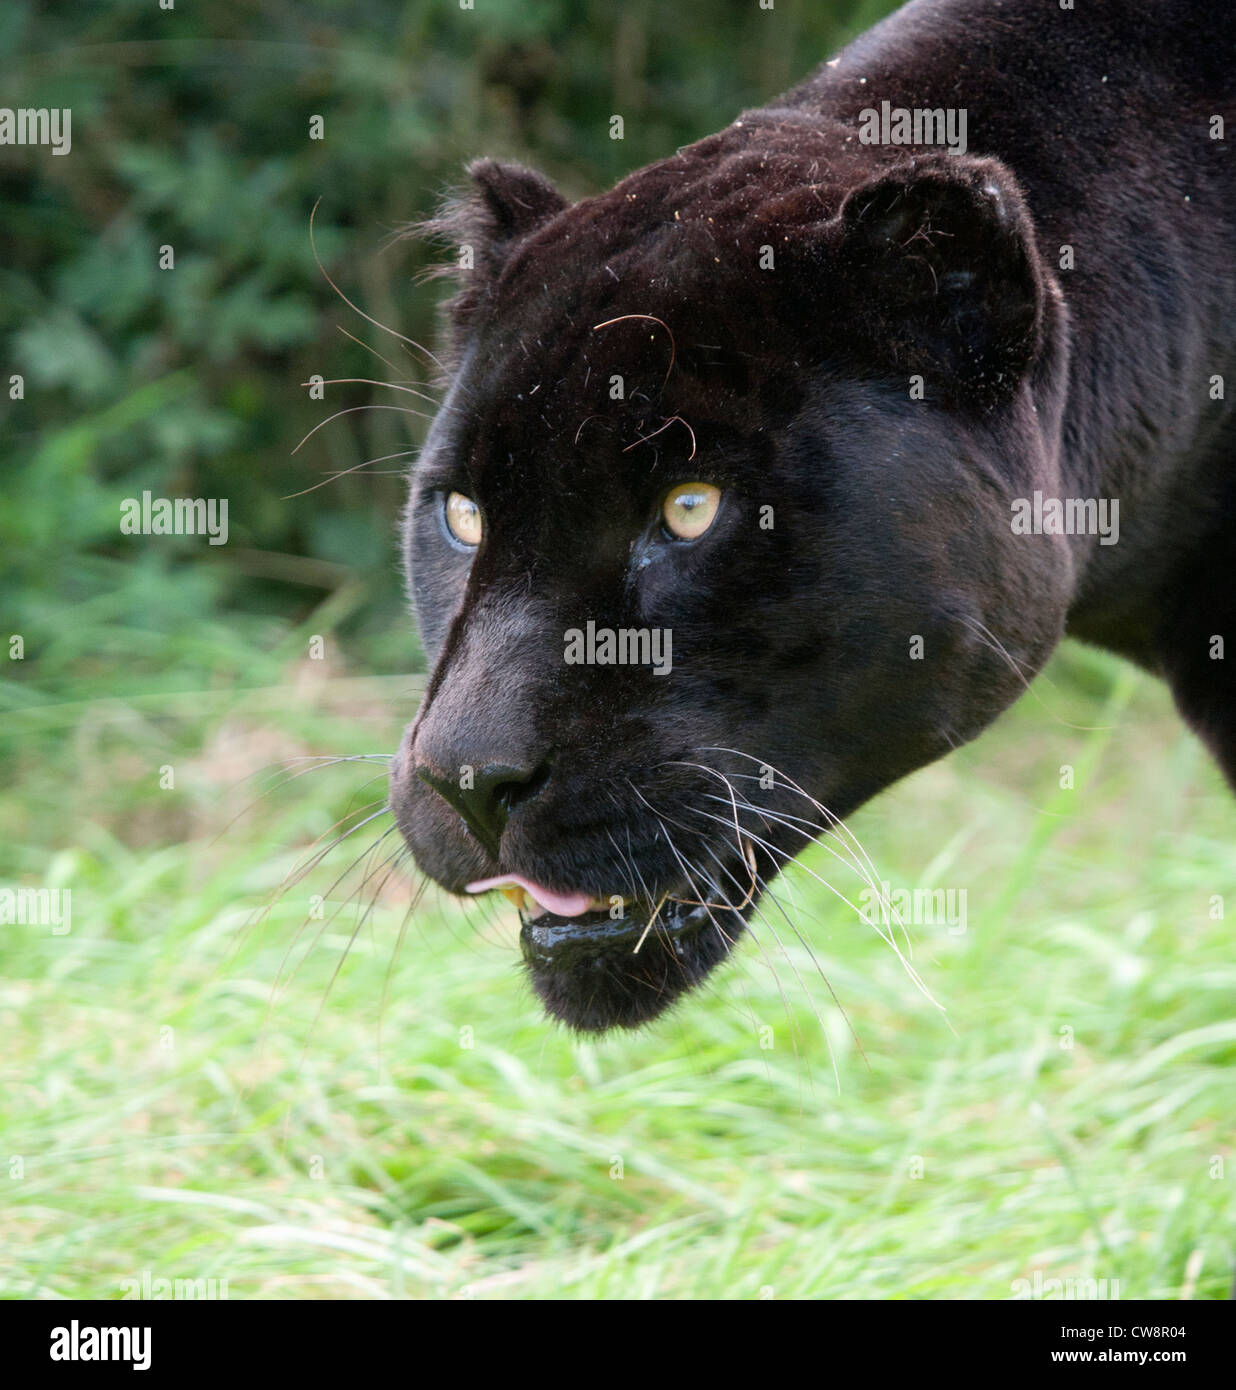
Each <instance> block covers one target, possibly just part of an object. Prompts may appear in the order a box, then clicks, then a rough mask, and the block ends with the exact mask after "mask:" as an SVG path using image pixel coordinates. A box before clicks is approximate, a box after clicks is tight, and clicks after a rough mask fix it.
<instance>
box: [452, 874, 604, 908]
mask: <svg viewBox="0 0 1236 1390" xmlns="http://www.w3.org/2000/svg"><path fill="white" fill-rule="evenodd" d="M508 883H517V884H518V885H519V886H520V887H521V888H522V889H523V890H524V891H525V892H526V893H527V894H528V896H529V897H531V898H535V899H536V901H537V903H538V904H539V905H540V906H541V907H543V908H545V909H546V911H548V912H552V913H553V914H554V915H555V916H556V917H582V916H583V915H584V913H585V912H587V911H588V904H589V903H590V902H591V901H592V899H591V898H589V897H586V896H585V895H584V894H583V893H555V892H554V890H553V889H552V888H542V887H541V885H540V884H539V883H533V882H532V881H531V879H527V878H524V877H523V876H522V875H521V874H503V875H502V876H501V877H500V878H479V879H477V881H476V882H475V883H469V884H468V885H467V887H466V889H465V890H464V891H465V892H468V893H487V892H488V891H489V890H490V889H491V888H503V887H505V886H506V885H507V884H508Z"/></svg>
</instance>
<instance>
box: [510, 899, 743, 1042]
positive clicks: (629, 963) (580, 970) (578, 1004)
mask: <svg viewBox="0 0 1236 1390" xmlns="http://www.w3.org/2000/svg"><path fill="white" fill-rule="evenodd" d="M622 912H623V915H622V916H621V917H618V918H616V919H615V918H613V917H612V916H611V915H610V914H609V912H606V911H599V912H588V913H585V914H583V915H582V916H580V917H575V918H567V917H558V916H555V915H553V914H552V913H543V914H541V915H540V916H537V917H531V916H529V915H528V914H527V913H521V914H520V916H521V920H522V922H523V927H522V930H521V932H520V947H521V949H522V951H523V958H524V964H525V966H526V967H527V970H528V974H529V977H530V978H531V981H532V987H533V989H534V990H535V991H536V993H537V996H538V998H539V999H540V1000H541V1003H542V1004H543V1005H544V1007H545V1011H546V1012H547V1013H548V1014H549V1015H550V1016H551V1017H553V1018H556V1019H558V1020H559V1022H561V1023H564V1024H566V1026H567V1027H568V1028H571V1029H573V1030H575V1031H576V1032H579V1033H604V1032H607V1031H609V1030H610V1029H612V1028H639V1027H640V1026H641V1025H643V1024H645V1023H649V1022H651V1021H652V1020H653V1019H654V1018H657V1017H658V1016H659V1015H661V1014H663V1013H665V1012H666V1010H667V1009H669V1008H670V1007H671V1006H672V1005H673V1004H674V1003H675V1002H676V1001H677V1000H678V999H680V998H681V997H682V996H683V995H684V994H686V993H688V992H689V991H690V990H692V989H693V988H694V987H695V986H696V985H698V984H699V983H700V982H701V981H702V980H703V979H704V977H705V976H706V975H707V974H708V973H709V972H710V971H711V970H712V969H713V967H714V966H716V965H719V964H720V963H721V962H722V961H723V960H724V959H725V958H726V957H727V956H728V955H729V953H730V952H731V951H732V950H733V948H734V945H735V943H736V942H737V940H738V938H739V937H740V935H741V934H742V932H743V931H744V929H745V927H746V921H745V918H744V916H743V913H742V912H740V911H738V910H736V909H734V908H725V907H717V906H710V905H705V904H699V903H676V902H665V903H664V904H663V905H662V907H661V910H660V912H659V913H656V914H655V917H654V913H653V909H652V907H651V906H650V905H641V904H639V903H628V904H624V906H623V909H622ZM650 920H651V926H650V925H649V923H650Z"/></svg>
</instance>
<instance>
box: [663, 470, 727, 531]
mask: <svg viewBox="0 0 1236 1390" xmlns="http://www.w3.org/2000/svg"><path fill="white" fill-rule="evenodd" d="M720 502H721V489H720V488H719V487H713V485H712V484H711V483H679V484H678V486H677V487H674V488H671V489H670V492H669V496H668V497H666V499H665V501H664V502H663V503H662V504H661V520H662V521H663V522H664V523H665V529H666V530H667V531H668V532H669V533H670V535H671V536H677V537H678V539H679V540H681V541H693V540H694V539H695V538H696V537H697V536H702V535H703V534H704V532H705V531H707V530H708V528H709V527H710V526H711V525H712V523H713V518H714V517H715V516H716V515H717V507H718V505H719V504H720Z"/></svg>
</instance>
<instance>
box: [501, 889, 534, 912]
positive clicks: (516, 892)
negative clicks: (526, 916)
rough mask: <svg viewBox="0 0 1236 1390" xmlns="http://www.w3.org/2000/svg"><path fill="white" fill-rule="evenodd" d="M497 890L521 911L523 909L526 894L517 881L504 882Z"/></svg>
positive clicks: (525, 902)
mask: <svg viewBox="0 0 1236 1390" xmlns="http://www.w3.org/2000/svg"><path fill="white" fill-rule="evenodd" d="M498 892H499V893H501V894H502V896H503V897H504V898H506V899H507V901H508V902H512V903H514V904H515V906H516V907H517V908H519V910H520V911H521V912H522V911H523V910H524V907H525V906H526V904H527V894H526V893H525V892H524V890H523V889H522V888H521V887H520V886H519V884H518V883H504V884H503V885H502V887H501V888H499V889H498Z"/></svg>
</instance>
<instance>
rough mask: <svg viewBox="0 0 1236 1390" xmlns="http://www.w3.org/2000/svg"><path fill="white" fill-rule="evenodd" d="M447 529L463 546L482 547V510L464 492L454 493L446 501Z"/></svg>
mask: <svg viewBox="0 0 1236 1390" xmlns="http://www.w3.org/2000/svg"><path fill="white" fill-rule="evenodd" d="M446 529H447V530H448V531H449V532H450V533H451V535H452V536H454V537H455V539H456V540H457V541H459V543H460V544H461V545H480V543H481V533H482V531H483V530H484V527H483V526H482V524H481V509H480V507H478V506H477V505H476V503H475V502H474V501H473V500H472V499H471V497H465V496H464V495H463V493H462V492H452V493H451V495H450V496H449V497H448V498H447V499H446Z"/></svg>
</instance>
